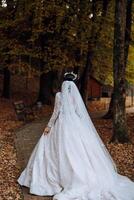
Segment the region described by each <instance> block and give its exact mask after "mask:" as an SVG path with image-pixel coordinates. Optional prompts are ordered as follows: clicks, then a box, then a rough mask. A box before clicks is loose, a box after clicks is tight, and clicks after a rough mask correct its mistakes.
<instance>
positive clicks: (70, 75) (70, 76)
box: [63, 74, 74, 81]
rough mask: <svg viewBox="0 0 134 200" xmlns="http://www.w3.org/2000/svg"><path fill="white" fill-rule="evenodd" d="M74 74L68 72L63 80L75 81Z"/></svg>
mask: <svg viewBox="0 0 134 200" xmlns="http://www.w3.org/2000/svg"><path fill="white" fill-rule="evenodd" d="M73 79H74V76H73V75H72V74H67V75H66V76H64V78H63V81H74V80H73Z"/></svg>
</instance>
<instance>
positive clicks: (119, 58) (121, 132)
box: [111, 0, 129, 143]
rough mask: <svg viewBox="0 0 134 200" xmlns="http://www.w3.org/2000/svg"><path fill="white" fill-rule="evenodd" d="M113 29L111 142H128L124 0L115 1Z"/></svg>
mask: <svg viewBox="0 0 134 200" xmlns="http://www.w3.org/2000/svg"><path fill="white" fill-rule="evenodd" d="M115 2H116V4H115V27H114V28H115V29H114V49H113V74H114V112H113V136H112V139H111V142H114V141H116V140H117V141H118V142H120V143H124V142H128V141H129V139H128V135H127V124H126V111H125V100H126V86H125V85H126V84H125V74H126V66H125V51H124V49H125V27H126V0H116V1H115Z"/></svg>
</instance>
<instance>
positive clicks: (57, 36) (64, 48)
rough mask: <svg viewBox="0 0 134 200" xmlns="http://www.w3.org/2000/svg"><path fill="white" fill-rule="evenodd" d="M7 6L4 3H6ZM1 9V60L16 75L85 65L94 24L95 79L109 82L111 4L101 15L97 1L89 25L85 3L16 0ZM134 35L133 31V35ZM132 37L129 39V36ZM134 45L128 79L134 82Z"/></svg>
mask: <svg viewBox="0 0 134 200" xmlns="http://www.w3.org/2000/svg"><path fill="white" fill-rule="evenodd" d="M7 2H8V1H7ZM11 2H12V4H10V6H9V4H7V7H0V14H1V15H0V43H1V46H0V62H1V66H5V65H8V67H9V68H10V69H11V70H12V71H13V72H14V73H16V72H17V73H18V72H19V73H26V74H29V73H34V74H40V73H42V72H43V71H48V70H51V69H53V70H57V69H61V68H66V67H72V66H73V67H75V66H79V67H80V69H81V70H82V69H83V67H85V64H86V55H87V50H88V41H90V38H91V36H92V34H93V33H92V25H94V34H95V35H97V36H96V37H95V41H94V44H93V50H94V54H93V58H92V62H93V70H92V73H93V75H94V76H95V77H97V78H98V79H100V80H102V81H103V82H104V83H110V84H112V65H113V64H112V60H113V59H112V56H113V31H114V3H113V1H110V3H109V4H108V8H107V13H106V15H105V16H104V15H103V1H98V2H97V7H96V11H95V16H96V17H95V22H93V20H92V18H91V15H92V2H91V1H89V0H85V1H83V2H81V1H79V0H78V1H71V0H68V1H63V0H56V1H54V0H50V1H48V0H42V1H39V0H16V1H11ZM133 35H134V31H133V33H132V36H133ZM132 38H133V37H132ZM133 51H134V50H133V46H131V49H130V55H129V62H128V70H127V77H128V80H130V81H131V82H132V80H133V77H132V74H131V73H132V71H133Z"/></svg>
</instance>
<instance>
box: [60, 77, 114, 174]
mask: <svg viewBox="0 0 134 200" xmlns="http://www.w3.org/2000/svg"><path fill="white" fill-rule="evenodd" d="M61 98H62V99H61V110H62V112H63V113H64V117H65V122H66V123H67V122H68V121H70V123H71V122H73V123H72V124H73V125H74V130H75V125H76V123H79V125H80V124H81V126H82V127H83V132H81V133H80V134H81V136H83V134H84V135H85V137H86V140H87V141H92V142H93V145H92V147H88V148H89V151H90V148H93V149H94V152H95V155H97V156H96V157H97V159H98V161H99V160H101V161H102V162H103V164H104V165H106V166H107V167H108V168H109V169H110V173H111V170H112V171H114V172H115V171H117V169H116V164H115V162H114V161H113V159H112V157H111V156H110V154H109V152H108V150H107V149H106V147H105V145H104V143H103V142H102V140H101V138H100V136H99V135H98V133H97V131H96V129H95V127H94V125H93V123H92V121H91V119H90V116H89V114H88V111H87V109H86V107H85V104H84V102H83V99H82V97H81V95H80V93H79V90H78V88H77V86H76V85H75V83H74V82H73V81H64V82H63V84H62V88H61ZM76 131H79V130H76ZM96 163H97V162H96Z"/></svg>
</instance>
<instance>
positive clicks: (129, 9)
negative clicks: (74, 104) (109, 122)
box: [103, 0, 133, 119]
mask: <svg viewBox="0 0 134 200" xmlns="http://www.w3.org/2000/svg"><path fill="white" fill-rule="evenodd" d="M131 28H132V0H129V1H127V8H126V27H125V46H124V51H125V55H124V56H125V58H124V60H125V68H127V63H128V52H129V46H130V42H131ZM126 73H127V72H126ZM129 74H133V73H131V66H129V69H128V77H127V78H128V79H129ZM132 79H133V78H132ZM113 110H114V93H112V96H111V101H110V104H109V109H108V112H107V113H106V114H105V115H104V116H103V118H104V119H110V118H113Z"/></svg>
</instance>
